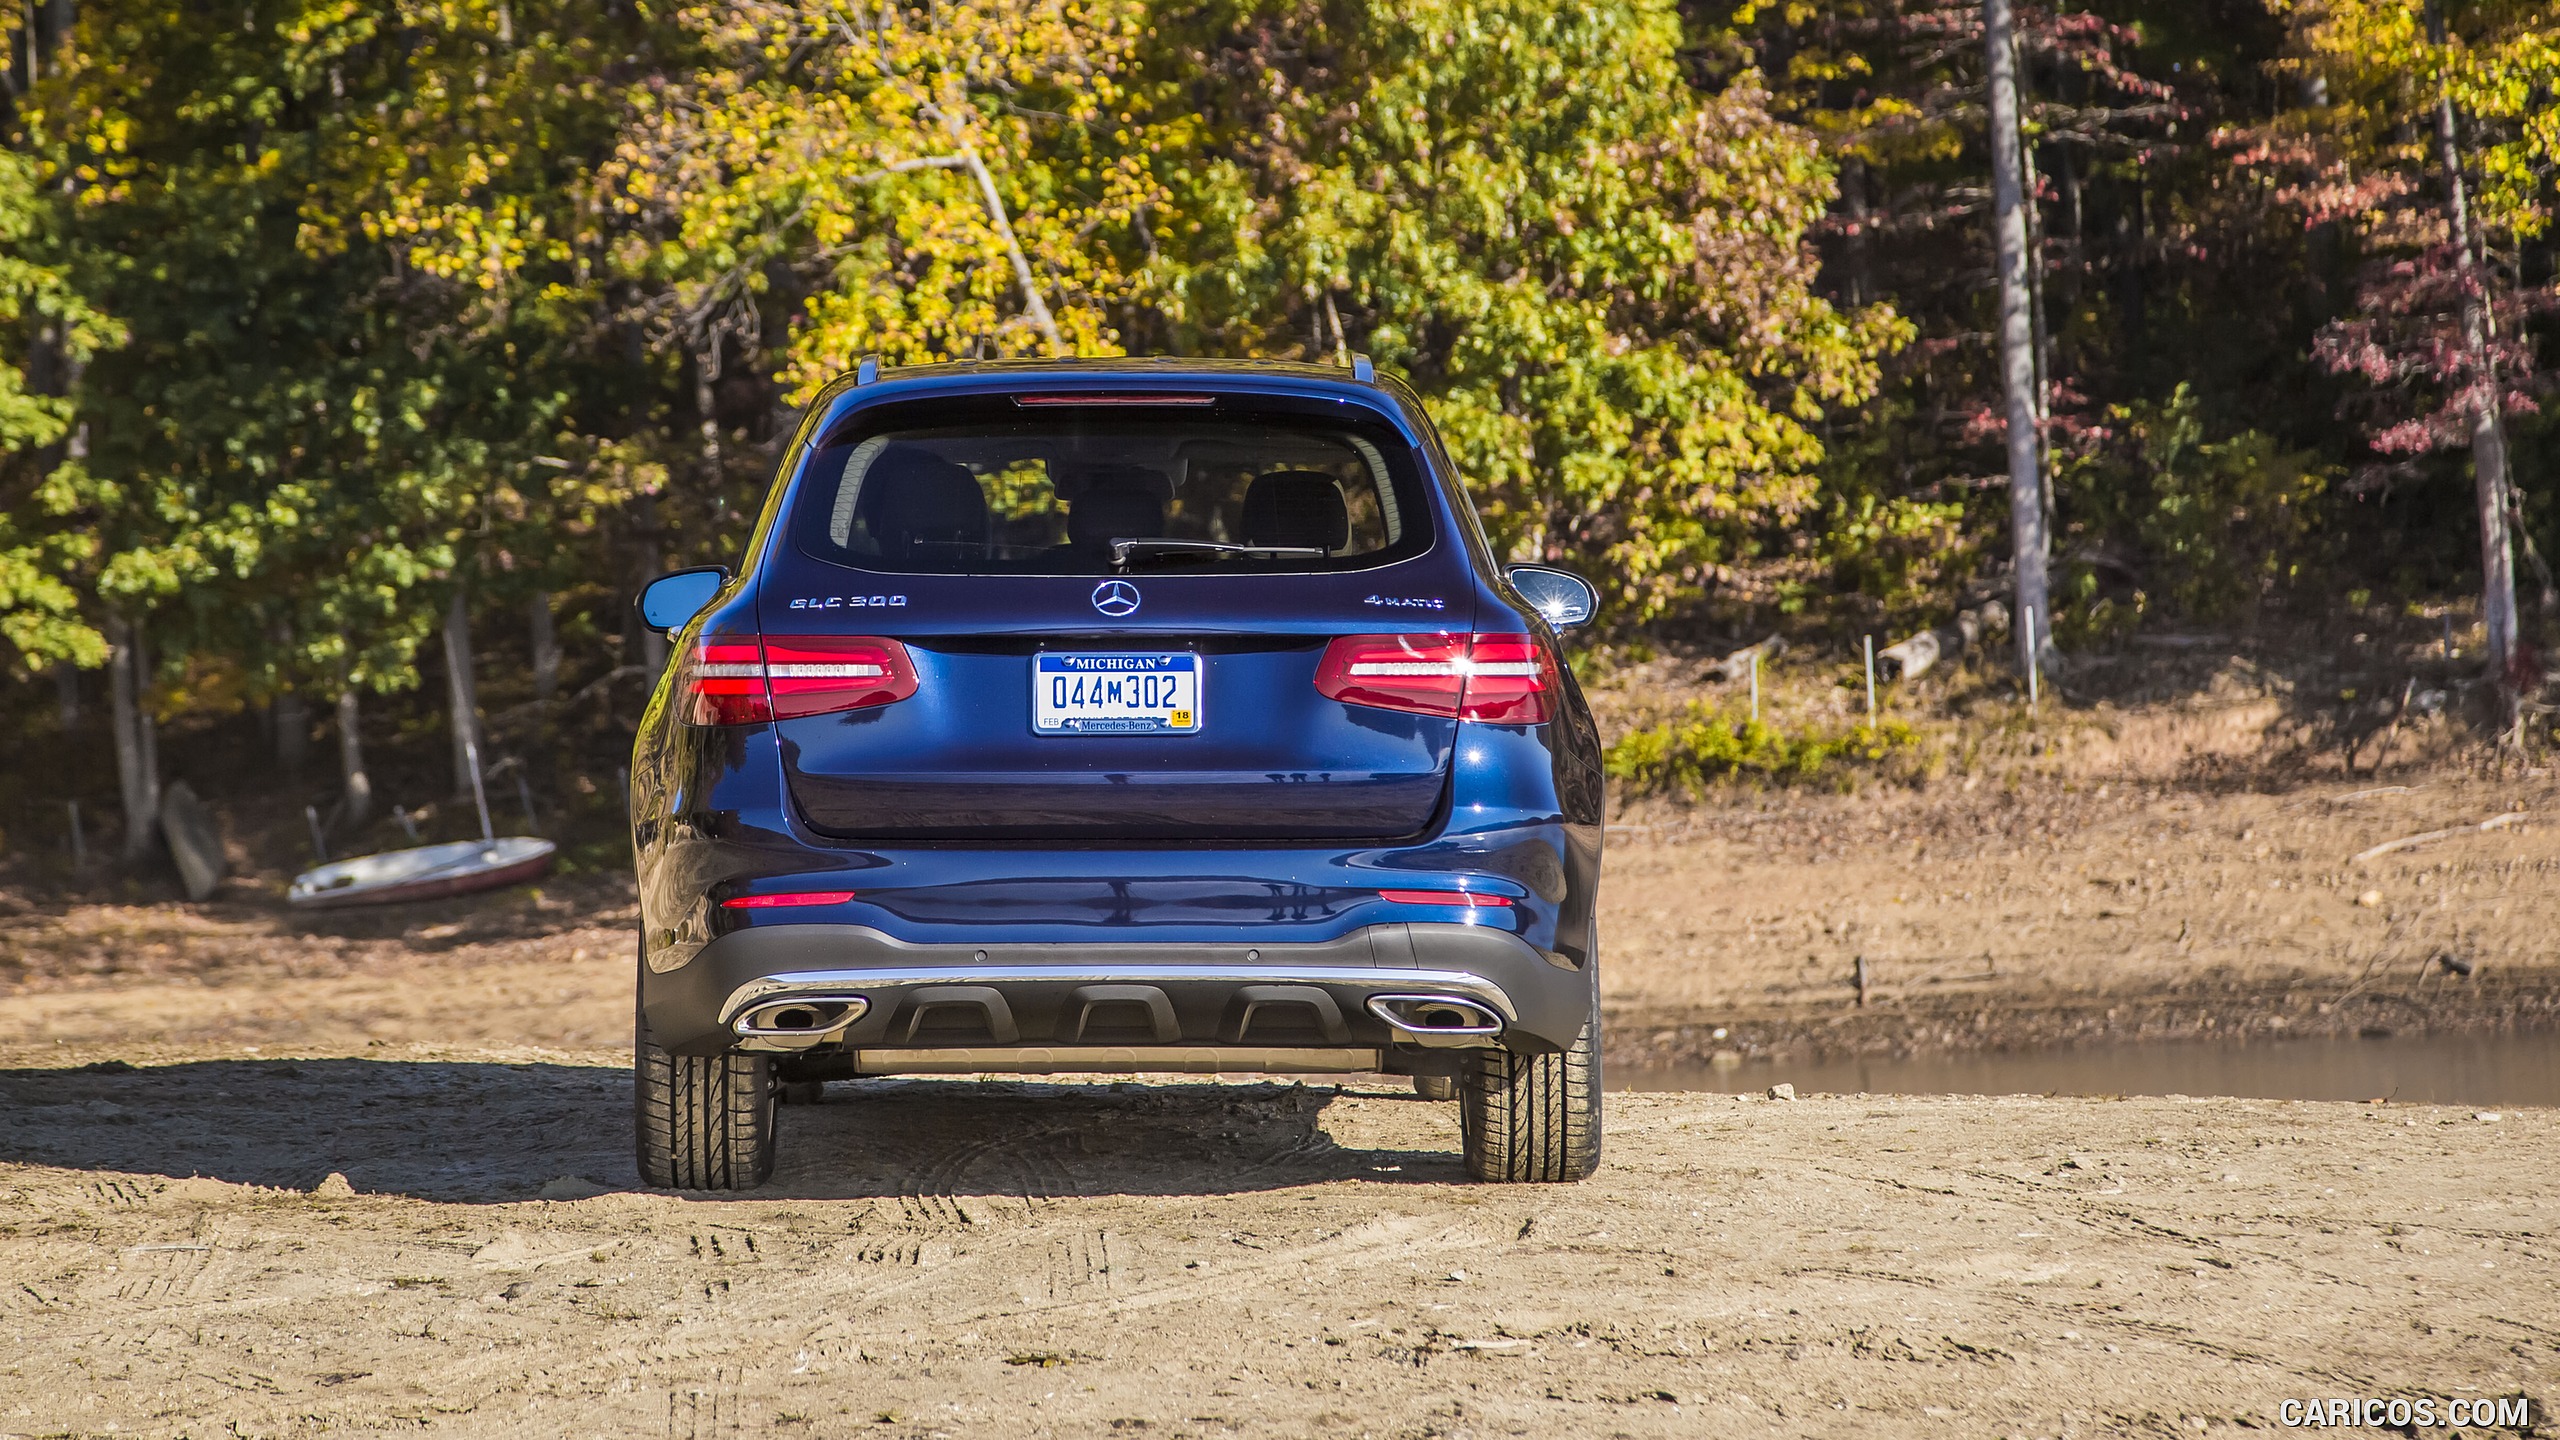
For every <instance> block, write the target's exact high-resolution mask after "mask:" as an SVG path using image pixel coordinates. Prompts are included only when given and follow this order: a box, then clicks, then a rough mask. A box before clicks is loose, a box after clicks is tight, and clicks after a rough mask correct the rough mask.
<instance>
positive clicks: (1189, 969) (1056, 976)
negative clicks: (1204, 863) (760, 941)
mask: <svg viewBox="0 0 2560 1440" xmlns="http://www.w3.org/2000/svg"><path fill="white" fill-rule="evenodd" d="M1114 983H1125V984H1150V983H1152V984H1207V985H1351V986H1359V987H1362V988H1364V989H1367V990H1370V991H1374V992H1379V993H1386V994H1396V993H1401V992H1407V991H1414V990H1445V991H1449V992H1451V993H1452V994H1455V995H1459V996H1462V997H1464V998H1466V999H1469V1000H1473V1001H1476V1002H1477V1003H1479V1004H1481V1005H1483V1006H1484V1007H1485V1008H1487V1009H1489V1010H1491V1011H1493V1012H1494V1013H1496V1014H1498V1015H1500V1016H1501V1017H1502V1019H1503V1022H1504V1023H1505V1024H1517V1023H1518V1022H1519V1019H1520V1012H1519V1011H1518V1010H1517V1009H1516V1008H1514V1007H1513V1005H1512V1003H1511V997H1510V996H1509V995H1506V994H1504V993H1503V990H1502V987H1501V986H1499V985H1496V984H1494V983H1493V982H1492V981H1490V980H1487V979H1485V978H1484V977H1483V976H1481V975H1470V974H1467V973H1466V972H1465V971H1462V970H1385V969H1378V968H1375V967H1372V966H1356V965H1167V964H1128V965H1018V966H1016V965H996V966H990V965H968V964H960V965H893V966H883V967H881V968H879V969H876V970H794V971H787V972H785V973H783V974H780V975H767V976H764V977H762V978H760V979H756V980H750V981H748V982H747V983H746V984H744V985H741V986H739V987H738V988H737V989H736V990H734V991H732V992H730V995H729V999H728V1003H726V1004H724V1005H722V1006H721V1007H720V1024H721V1026H722V1028H724V1029H725V1028H727V1027H728V1026H729V1025H731V1024H732V1023H734V1022H735V1021H736V1019H737V1018H738V1012H739V1011H741V1010H744V1009H746V1008H747V1007H748V1006H750V1005H753V1004H755V1003H756V1002H757V1001H760V1000H765V999H768V998H770V997H773V996H776V995H790V994H795V993H799V992H807V991H824V992H829V993H833V994H837V995H843V994H847V993H849V992H856V991H874V992H876V991H881V990H897V989H904V988H906V987H908V986H913V985H1109V984H1114ZM873 1003H874V1004H878V1003H880V1002H879V1001H878V999H877V997H876V996H875V997H874V1000H873Z"/></svg>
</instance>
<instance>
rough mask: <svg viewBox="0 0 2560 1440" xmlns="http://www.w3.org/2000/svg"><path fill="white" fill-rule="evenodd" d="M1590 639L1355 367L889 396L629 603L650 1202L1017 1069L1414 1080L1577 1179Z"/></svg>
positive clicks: (852, 398)
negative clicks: (636, 659) (811, 1111)
mask: <svg viewBox="0 0 2560 1440" xmlns="http://www.w3.org/2000/svg"><path fill="white" fill-rule="evenodd" d="M1593 603H1594V601H1593V593H1592V590H1591V587H1590V586H1589V585H1587V584H1586V583H1584V582H1583V581H1582V580H1581V579H1579V578H1578V577H1576V576H1574V575H1572V574H1569V573H1567V572H1565V571H1562V570H1556V569H1551V568H1547V567H1543V566H1534V565H1514V566H1509V567H1505V566H1504V565H1502V564H1501V563H1500V562H1498V561H1497V560H1496V559H1495V557H1494V554H1493V551H1492V549H1491V547H1490V546H1489V545H1488V544H1487V543H1486V540H1485V536H1484V532H1483V529H1482V527H1481V526H1480V524H1479V523H1478V521H1477V519H1476V516H1475V511H1474V509H1473V508H1472V507H1471V506H1470V505H1469V504H1468V502H1467V499H1466V495H1465V493H1464V491H1463V490H1462V489H1461V488H1460V486H1459V483H1458V479H1457V476H1456V473H1455V471H1454V470H1453V468H1452V467H1451V465H1450V462H1449V458H1448V455H1447V453H1446V451H1445V450H1443V448H1442V447H1441V444H1440V441H1439V439H1438V437H1437V436H1436V435H1435V434H1434V433H1433V431H1432V428H1431V426H1430V424H1429V422H1428V421H1427V420H1426V419H1425V418H1424V416H1423V410H1422V406H1421V404H1420V402H1419V401H1418V400H1416V399H1415V397H1414V396H1413V394H1412V393H1411V392H1410V391H1408V390H1406V389H1405V388H1404V387H1403V386H1401V385H1398V384H1396V383H1395V382H1394V381H1392V380H1384V379H1380V378H1378V377H1377V376H1376V375H1375V374H1374V373H1373V371H1372V370H1371V368H1370V366H1369V365H1368V362H1367V361H1365V360H1361V361H1358V362H1356V363H1355V364H1354V365H1352V366H1350V367H1349V368H1347V369H1346V368H1334V367H1321V366H1313V365H1293V364H1267V363H1217V362H1203V361H1193V360H1179V361H1177V360H1107V361H1056V362H1045V361H1044V362H1022V361H1015V362H998V363H985V364H966V365H944V366H932V367H924V368H918V369H912V370H903V371H896V372H890V373H883V372H882V371H881V370H880V369H879V367H878V366H877V365H876V364H874V363H873V362H869V361H866V362H864V364H863V366H862V368H861V371H860V373H859V374H858V375H856V376H853V377H849V378H847V379H845V380H842V381H839V382H838V383H837V384H836V385H834V386H833V387H832V388H830V389H828V390H827V391H826V392H825V393H823V394H822V395H821V396H819V398H818V399H817V401H816V403H814V404H813V405H812V406H811V407H810V408H809V411H808V413H807V415H806V416H805V417H804V418H803V420H802V422H801V425H800V428H799V431H798V433H797V434H796V436H795V437H794V438H793V440H792V442H791V444H790V447H789V449H788V450H787V451H786V452H785V454H784V457H783V461H782V465H781V470H780V474H779V478H778V481H777V483H776V485H775V487H774V490H773V492H772V494H771V496H770V498H768V500H767V501H766V503H765V507H764V510H763V513H762V514H761V515H760V516H759V517H758V519H757V521H756V526H755V531H754V534H753V535H752V536H751V537H750V538H749V539H748V540H747V542H746V547H745V550H744V555H743V559H742V560H741V562H740V567H739V573H737V574H735V575H731V574H730V573H729V572H727V571H726V570H724V569H702V570H688V571H679V572H677V573H674V574H670V575H665V576H661V577H660V578H659V579H657V580H655V581H653V582H652V583H651V584H650V585H649V586H648V588H647V589H646V591H645V592H644V593H643V594H642V596H641V600H640V605H641V611H642V615H643V618H644V619H645V620H646V621H647V622H648V623H649V624H650V625H651V626H652V627H653V628H655V629H658V630H660V631H663V632H665V633H667V634H668V635H670V636H671V637H672V638H673V640H674V652H673V653H674V659H673V661H672V663H671V664H670V665H669V666H668V668H667V672H666V674H665V677H664V679H663V680H662V681H661V683H660V684H659V686H658V689H657V693H656V695H655V697H654V698H653V699H652V701H651V703H650V706H649V710H648V713H647V717H646V719H645V720H644V721H643V722H642V725H641V729H640V735H639V740H638V743H637V745H636V746H635V748H634V752H633V756H632V766H631V815H632V844H633V848H634V850H635V852H636V856H637V862H638V869H639V880H640V913H641V936H640V955H639V1005H638V1010H639V1014H638V1025H637V1029H638V1034H637V1039H636V1043H635V1054H634V1069H635V1072H636V1095H635V1105H636V1112H637V1113H636V1119H637V1124H638V1130H639V1135H638V1143H639V1157H640V1169H641V1173H642V1175H643V1176H645V1177H646V1179H647V1180H648V1182H649V1183H651V1184H653V1185H659V1186H668V1187H676V1188H685V1189H745V1188H750V1187H752V1186H755V1185H757V1184H760V1183H762V1182H763V1181H764V1179H765V1178H766V1177H767V1176H768V1175H769V1174H770V1173H771V1171H772V1167H773V1158H774V1146H775V1130H776V1124H777V1111H776V1106H777V1104H778V1103H779V1102H780V1101H782V1100H786V1099H795V1100H806V1099H814V1098H816V1096H817V1094H818V1093H819V1090H820V1088H821V1087H822V1085H823V1084H824V1082H825V1081H827V1080H830V1079H840V1078H847V1077H852V1076H860V1075H897V1074H907V1075H915V1074H924V1075H932V1074H982V1073H989V1072H994V1073H1011V1074H1049V1073H1062V1072H1063V1073H1104V1074H1108V1073H1163V1072H1174V1073H1183V1072H1190V1073H1238V1072H1242V1073H1260V1074H1366V1073H1378V1072H1386V1073H1390V1074H1400V1075H1409V1076H1412V1077H1413V1078H1414V1083H1415V1086H1416V1088H1417V1089H1419V1090H1420V1091H1421V1092H1422V1093H1424V1094H1425V1095H1436V1096H1439V1097H1441V1098H1450V1097H1452V1096H1454V1098H1455V1099H1456V1100H1457V1101H1458V1104H1459V1106H1460V1115H1461V1120H1462V1124H1461V1131H1462V1133H1463V1135H1464V1137H1465V1141H1464V1143H1465V1151H1466V1163H1467V1168H1468V1170H1469V1171H1470V1172H1471V1173H1472V1174H1474V1175H1475V1176H1477V1177H1479V1178H1481V1179H1486V1180H1512V1181H1560V1180H1578V1179H1580V1178H1582V1177H1583V1176H1585V1175H1588V1174H1589V1173H1590V1172H1591V1170H1592V1169H1593V1168H1594V1166H1595V1165H1597V1163H1598V1161H1599V1156H1600V1012H1599V1005H1598V998H1599V975H1598V968H1599V952H1598V941H1597V937H1596V935H1595V934H1594V928H1593V905H1594V899H1595V894H1596V891H1597V888H1598V882H1599V875H1600V840H1601V831H1602V828H1603V827H1602V815H1603V796H1602V772H1601V754H1600V745H1599V738H1598V735H1597V733H1596V731H1595V730H1594V729H1593V726H1592V723H1591V716H1590V712H1589V710H1588V709H1587V708H1586V706H1585V705H1584V703H1583V699H1582V694H1581V691H1580V690H1579V689H1578V688H1577V687H1576V685H1575V683H1574V680H1573V677H1572V674H1571V673H1570V672H1569V671H1567V670H1566V669H1565V668H1564V667H1563V665H1561V664H1560V663H1559V662H1558V658H1557V653H1556V634H1557V632H1558V631H1559V630H1563V629H1568V628H1570V627H1572V626H1574V625H1578V624H1581V623H1583V622H1584V621H1586V620H1588V619H1589V618H1590V616H1591V613H1592V608H1593Z"/></svg>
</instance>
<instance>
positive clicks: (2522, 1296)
mask: <svg viewBox="0 0 2560 1440" xmlns="http://www.w3.org/2000/svg"><path fill="white" fill-rule="evenodd" d="M103 1053H104V1052H101V1051H97V1050H93V1049H90V1048H88V1047H54V1046H50V1045H47V1046H44V1047H42V1048H41V1049H37V1050H32V1051H31V1050H29V1049H27V1048H24V1047H21V1048H18V1049H16V1050H15V1051H13V1052H11V1053H9V1054H8V1055H6V1056H5V1057H0V1059H5V1062H6V1065H7V1066H8V1068H7V1069H6V1071H5V1073H0V1099H5V1103H6V1105H7V1107H8V1110H9V1113H10V1115H11V1123H10V1125H9V1126H8V1127H7V1129H6V1131H5V1132H0V1282H5V1289H0V1433H5V1434H10V1435H81V1436H92V1435H105V1434H117V1435H131V1434H140V1435H192V1436H209V1435H214V1434H222V1435H317V1434H321V1433H331V1434H337V1433H349V1432H355V1433H371V1432H377V1431H385V1430H399V1431H403V1432H424V1433H430V1434H440V1435H457V1436H465V1435H468V1436H480V1435H488V1436H520V1435H577V1436H594V1435H617V1436H620V1435H635V1436H637V1435H647V1436H662V1435H664V1436H681V1437H709V1436H725V1435H747V1434H774V1435H811V1436H853V1435H880V1436H1048V1435H1060V1436H1091V1435H1130V1434H1138V1435H1161V1436H1167V1437H1172V1436H1203V1437H1206V1436H1217V1435H1230V1434H1237V1435H1257V1436H1259V1435H1310V1436H1314V1435H1322V1436H1328V1437H1332V1436H1371V1435H1374V1436H1449V1437H1456V1436H1495V1435H1574V1436H1582V1435H1594V1436H1597V1435H1631V1436H1643V1435H1663V1436H1694V1435H1731V1434H1764V1433H1766V1434H1779V1435H1822V1436H1835V1435H1876V1436H1887V1435H1890V1436H1965V1437H1980V1436H1992V1435H2041V1436H2057V1435H2096V1434H2135V1435H2164V1436H2165V1435H2185V1434H2194V1433H2228V1432H2231V1431H2233V1430H2235V1429H2237V1428H2256V1429H2272V1428H2276V1424H2277V1421H2278V1419H2279V1418H2280V1415H2281V1412H2280V1410H2279V1407H2280V1406H2281V1404H2282V1403H2283V1402H2284V1401H2285V1400H2286V1399H2288V1398H2311V1397H2322V1398H2325V1397H2329V1396H2343V1397H2359V1396H2366V1395H2374V1396H2391V1395H2401V1396H2416V1395H2435V1396H2441V1397H2446V1398H2455V1397H2478V1396H2483V1395H2516V1394H2522V1395H2526V1396H2529V1397H2532V1399H2533V1400H2534V1401H2535V1402H2536V1404H2537V1405H2538V1406H2539V1405H2547V1404H2549V1403H2550V1402H2551V1401H2553V1400H2554V1399H2560V1293H2555V1292H2560V1242H2555V1238H2554V1237H2555V1235H2560V1196H2555V1194H2554V1192H2553V1190H2552V1187H2551V1186H2550V1184H2549V1183H2548V1182H2549V1177H2550V1175H2551V1174H2552V1173H2553V1172H2554V1169H2555V1167H2560V1113H2555V1112H2549V1111H2542V1112H2511V1113H2508V1114H2505V1115H2501V1116H2495V1117H2492V1116H2490V1115H2487V1114H2483V1113H2474V1112H2468V1111H2449V1110H2440V1109H2416V1110H2409V1109H2403V1108H2400V1107H2383V1108H2376V1107H2368V1106H2361V1105H2315V1104H2288V1103H2277V1102H2250V1101H2235V1100H2174V1099H2172V1100H2138V1101H2136V1100H2128V1101H2113V1102H2110V1101H2088V1100H2082V1101H2063V1100H2038V1099H2002V1100H1964V1099H1923V1100H1887V1101H1879V1100H1874V1099H1867V1098H1855V1097H1852V1098H1807V1099H1803V1100H1797V1101H1793V1102H1786V1101H1776V1100H1766V1099H1756V1098H1753V1099H1742V1098H1730V1097H1722V1096H1706V1095H1612V1096H1611V1097H1610V1105H1611V1107H1612V1109H1611V1113H1610V1121H1609V1130H1608V1157H1607V1158H1608V1163H1607V1168H1606V1169H1605V1170H1604V1171H1603V1173H1602V1174H1601V1175H1600V1177H1599V1178H1597V1179H1595V1180H1593V1181H1591V1182H1589V1183H1587V1184H1584V1185H1581V1186H1578V1187H1572V1188H1562V1187H1516V1188H1493V1187H1484V1186H1471V1185H1468V1184H1466V1183H1464V1182H1463V1181H1462V1179H1461V1177H1460V1174H1459V1171H1458V1166H1457V1163H1456V1158H1455V1151H1456V1144H1457V1135H1456V1124H1455V1115H1454V1107H1451V1106H1449V1105H1445V1104H1434V1103H1429V1102H1424V1101H1420V1100H1416V1099H1414V1098H1412V1097H1411V1096H1410V1095H1406V1094H1398V1093H1394V1092H1391V1091H1385V1090H1367V1091H1363V1090H1359V1089H1353V1090H1350V1091H1348V1092H1343V1091H1337V1090H1335V1089H1334V1088H1333V1087H1330V1086H1306V1087H1297V1086H1286V1087H1283V1086H1270V1085H1245V1084H1235V1085H1209V1084H1181V1083H1166V1084H1159V1085H1136V1084H1095V1085H1022V1084H1013V1083H983V1084H982V1083H971V1082H930V1083H927V1082H896V1081H871V1082H863V1083H861V1084H857V1085H839V1086H834V1087H831V1089H830V1097H829V1100H828V1103H825V1104H823V1105H819V1106H815V1107H795V1108H792V1109H790V1110H787V1111H786V1112H785V1128H784V1136H785V1142H786V1145H787V1151H786V1158H785V1160H784V1163H783V1167H782V1170H781V1173H780V1174H779V1175H778V1176H777V1178H776V1180H775V1182H774V1184H773V1185H772V1186H771V1187H769V1188H768V1189H767V1190H764V1191H761V1192H758V1193H757V1194H756V1195H754V1196H753V1197H752V1198H746V1199H713V1198H707V1197H701V1196H676V1195H664V1194H650V1193H641V1192H635V1191H634V1190H633V1189H632V1188H631V1186H632V1184H633V1180H632V1174H631V1170H630V1163H629V1160H628V1159H627V1156H626V1152H625V1132H624V1117H625V1116H626V1114H627V1113H628V1110H627V1107H628V1104H629V1092H628V1082H627V1079H626V1075H627V1072H626V1070H625V1069H624V1067H623V1065H622V1063H621V1059H622V1057H620V1056H619V1055H616V1054H612V1053H596V1052H565V1051H536V1050H526V1049H457V1048H438V1047H430V1046H413V1045H407V1044H398V1045H385V1046H365V1047H359V1048H357V1049H356V1050H354V1051H352V1052H349V1051H344V1050H339V1051H335V1052H332V1051H330V1050H327V1049H315V1050H313V1051H311V1052H309V1053H296V1054H294V1055H293V1056H291V1057H278V1056H274V1055H271V1054H266V1053H261V1054H256V1055H252V1054H248V1053H245V1052H244V1049H243V1047H240V1046H237V1045H198V1046H167V1045H139V1046H124V1047H117V1049H116V1050H115V1055H114V1058H110V1059H107V1060H106V1061H105V1062H104V1063H98V1061H97V1059H96V1057H98V1056H100V1055H102V1054H103ZM545 1196H552V1197H558V1198H542V1197H545ZM2535 1415H2536V1418H2537V1421H2538V1422H2541V1423H2547V1420H2546V1419H2545V1418H2544V1417H2546V1416H2547V1412H2546V1411H2543V1410H2540V1409H2537V1410H2536V1411H2535ZM2468 1433H2472V1434H2475V1435H2476V1434H2480V1433H2483V1432H2481V1431H2478V1430H2472V1431H2469V1432H2468Z"/></svg>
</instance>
